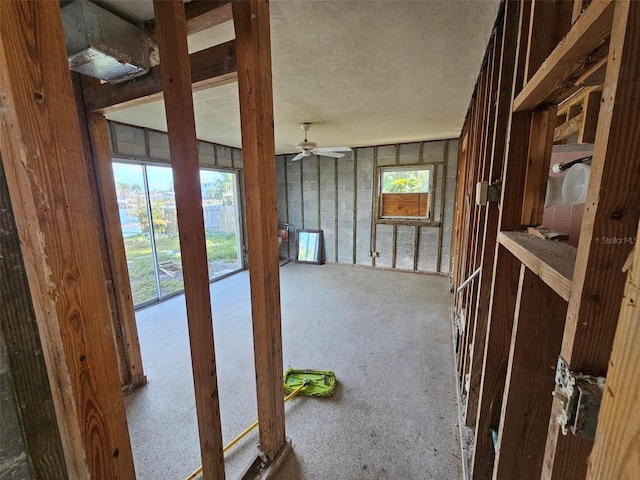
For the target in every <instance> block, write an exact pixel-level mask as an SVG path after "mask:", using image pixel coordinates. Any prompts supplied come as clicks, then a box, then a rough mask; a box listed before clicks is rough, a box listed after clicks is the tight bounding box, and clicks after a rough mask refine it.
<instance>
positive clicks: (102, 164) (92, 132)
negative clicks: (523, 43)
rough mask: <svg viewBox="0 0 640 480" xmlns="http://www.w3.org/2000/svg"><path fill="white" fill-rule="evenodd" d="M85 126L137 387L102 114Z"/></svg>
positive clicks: (134, 333) (138, 366)
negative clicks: (89, 141)
mask: <svg viewBox="0 0 640 480" xmlns="http://www.w3.org/2000/svg"><path fill="white" fill-rule="evenodd" d="M87 126H88V128H89V136H90V139H91V145H92V151H93V159H94V168H95V173H96V175H97V179H96V183H97V186H98V195H99V198H100V206H101V208H102V215H103V218H104V225H105V233H106V236H107V238H106V240H107V251H108V254H109V262H110V266H111V274H112V282H113V285H112V288H113V291H114V293H115V299H116V304H117V308H118V316H119V318H120V325H121V327H122V333H123V337H124V342H125V349H126V353H127V368H128V371H129V382H130V383H129V384H130V386H131V387H138V386H140V385H144V384H146V383H147V379H146V376H145V374H144V369H143V366H142V354H141V352H140V342H139V340H138V327H137V325H136V315H135V309H134V305H133V295H132V293H131V282H130V279H129V269H128V266H127V257H126V253H125V248H124V240H123V237H122V227H121V225H120V215H119V213H118V212H119V211H118V197H117V193H116V185H115V180H114V177H113V168H112V165H111V150H110V149H109V137H108V135H107V121H106V119H105V118H104V115H101V114H98V113H91V114H89V115H88V117H87Z"/></svg>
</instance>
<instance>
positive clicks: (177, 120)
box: [153, 0, 277, 480]
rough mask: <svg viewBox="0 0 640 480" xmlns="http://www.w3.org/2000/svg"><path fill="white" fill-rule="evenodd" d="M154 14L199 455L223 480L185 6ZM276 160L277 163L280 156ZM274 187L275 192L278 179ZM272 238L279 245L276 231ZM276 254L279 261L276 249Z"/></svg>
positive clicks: (173, 1)
mask: <svg viewBox="0 0 640 480" xmlns="http://www.w3.org/2000/svg"><path fill="white" fill-rule="evenodd" d="M153 9H154V12H155V21H156V28H157V29H158V47H159V51H160V67H161V77H162V90H163V92H164V103H165V109H166V115H167V130H168V137H169V152H170V154H171V165H172V169H171V170H172V172H173V185H174V189H175V194H176V207H177V220H178V231H179V234H180V254H181V256H182V271H183V275H184V296H185V303H186V307H187V323H188V325H189V343H190V346H191V365H192V367H193V383H194V388H195V402H196V412H197V417H198V431H199V434H200V455H201V457H202V468H203V474H204V478H205V479H207V480H213V479H224V475H225V473H224V457H223V454H222V430H221V427H220V404H219V399H218V382H217V377H216V360H215V351H214V344H213V324H212V318H211V299H210V295H209V271H208V267H207V250H206V245H205V232H204V217H203V212H202V195H201V192H200V171H199V169H200V167H199V157H198V144H197V141H196V126H195V118H194V115H193V96H192V93H191V73H190V72H191V69H190V66H189V52H188V50H187V35H186V30H185V18H184V7H183V2H182V1H181V0H166V1H165V0H154V2H153ZM247 156H249V155H247ZM272 160H273V161H275V156H274V157H273V158H272ZM273 183H274V188H275V180H274V182H273ZM276 221H277V220H276ZM273 237H274V240H275V238H276V237H277V231H274V233H273ZM273 255H275V256H277V246H276V245H274V247H273Z"/></svg>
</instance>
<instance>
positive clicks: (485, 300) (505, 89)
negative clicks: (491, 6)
mask: <svg viewBox="0 0 640 480" xmlns="http://www.w3.org/2000/svg"><path fill="white" fill-rule="evenodd" d="M528 11H529V12H530V9H529V10H528ZM520 15H524V12H523V10H522V9H519V8H517V4H515V3H505V12H504V20H503V28H502V41H501V45H500V48H501V52H500V65H499V67H498V68H499V69H500V70H499V74H498V85H497V87H496V94H497V95H496V100H497V102H496V107H495V112H496V113H495V126H494V128H493V138H492V142H491V157H490V161H491V166H490V171H489V179H490V182H492V183H493V182H496V181H498V180H500V177H501V175H502V163H503V159H504V152H505V147H506V133H507V126H508V119H509V118H510V106H511V96H512V88H513V79H514V66H515V60H516V45H517V38H518V24H519V21H520ZM486 210H487V212H486V215H485V226H484V238H483V239H482V255H481V257H480V265H481V266H482V272H481V273H480V277H479V279H478V282H479V286H478V296H477V302H476V307H475V312H474V315H475V318H476V320H475V327H474V332H473V341H472V342H473V346H474V348H473V353H472V357H471V359H470V361H469V390H468V393H467V405H466V410H465V424H466V425H467V426H469V427H473V426H475V422H476V415H477V407H478V400H479V394H480V381H481V376H482V363H483V358H484V350H483V347H484V341H485V338H486V331H487V320H488V317H489V301H490V295H491V283H492V273H493V263H494V255H495V250H496V248H495V244H496V235H497V230H498V216H499V209H498V204H497V203H489V204H488V205H487V206H486Z"/></svg>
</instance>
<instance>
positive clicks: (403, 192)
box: [379, 166, 432, 220]
mask: <svg viewBox="0 0 640 480" xmlns="http://www.w3.org/2000/svg"><path fill="white" fill-rule="evenodd" d="M431 178H432V167H430V166H420V167H388V168H381V169H380V214H379V216H380V218H398V219H400V218H409V219H420V220H429V219H431Z"/></svg>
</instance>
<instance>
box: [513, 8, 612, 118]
mask: <svg viewBox="0 0 640 480" xmlns="http://www.w3.org/2000/svg"><path fill="white" fill-rule="evenodd" d="M613 3H614V2H613V0H594V1H593V2H592V3H591V5H590V6H589V8H587V10H586V11H585V12H584V14H583V15H582V16H581V17H580V18H579V19H578V20H577V21H576V23H574V24H573V26H572V27H571V30H569V33H568V34H567V36H566V37H565V38H564V39H563V40H562V41H561V42H560V43H559V44H558V46H557V47H556V48H555V49H554V50H553V52H551V54H550V55H549V56H548V57H547V59H546V60H545V62H544V63H543V64H542V65H541V67H540V68H539V69H538V70H537V72H536V73H535V74H534V76H533V77H532V78H531V80H530V81H529V82H527V84H526V86H525V87H524V88H523V89H522V91H521V92H520V94H519V95H518V97H517V98H516V99H515V100H514V105H513V108H514V110H515V111H522V110H532V109H534V108H535V107H537V106H538V105H540V104H542V103H544V102H545V101H546V100H547V99H548V98H550V97H552V96H554V95H557V91H558V90H561V91H562V93H564V94H565V96H566V94H567V93H568V92H566V91H565V90H566V88H567V86H566V85H567V81H568V80H569V81H570V82H569V83H570V84H572V85H575V80H572V79H573V77H574V76H575V72H576V71H581V70H580V69H581V67H583V66H584V67H585V69H587V66H591V65H593V64H594V63H597V62H598V61H600V60H601V56H597V58H595V57H594V56H593V55H592V54H593V52H594V50H595V49H596V48H597V47H599V46H600V45H602V44H603V42H604V41H605V39H606V38H607V37H608V36H609V33H610V32H611V25H612V22H613ZM542 31H544V30H542ZM545 33H547V32H546V31H545Z"/></svg>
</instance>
